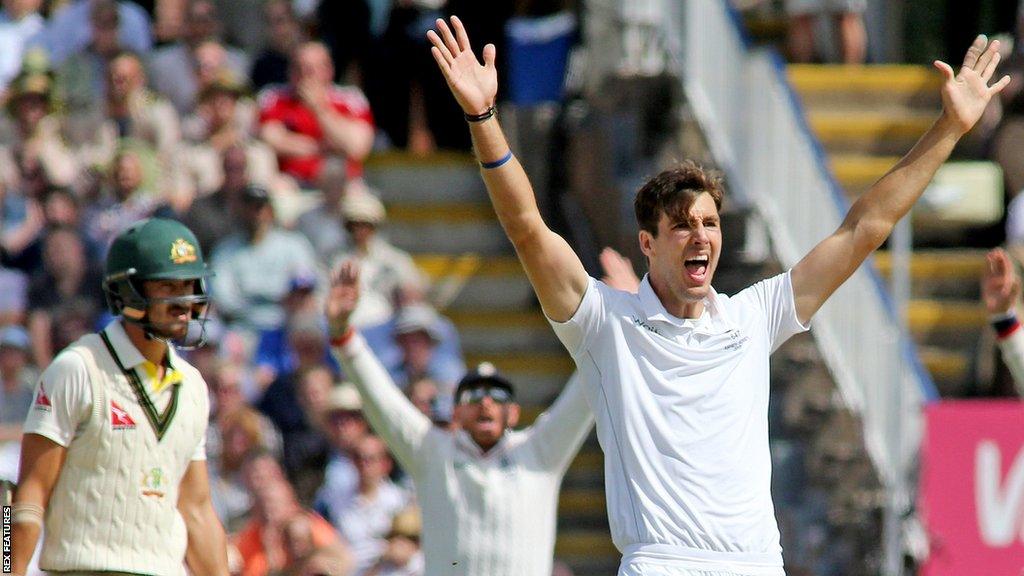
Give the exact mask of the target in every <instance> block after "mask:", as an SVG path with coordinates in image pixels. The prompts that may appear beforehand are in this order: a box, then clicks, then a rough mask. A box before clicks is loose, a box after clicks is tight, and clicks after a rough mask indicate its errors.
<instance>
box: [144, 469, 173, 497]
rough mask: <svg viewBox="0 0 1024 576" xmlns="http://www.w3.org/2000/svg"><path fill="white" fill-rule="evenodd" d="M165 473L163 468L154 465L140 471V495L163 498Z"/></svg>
mask: <svg viewBox="0 0 1024 576" xmlns="http://www.w3.org/2000/svg"><path fill="white" fill-rule="evenodd" d="M166 488H167V475H166V474H164V469H163V468H160V467H159V466H154V467H153V468H150V469H148V470H143V471H142V482H141V489H142V495H143V496H146V497H149V498H163V497H164V495H165V494H166Z"/></svg>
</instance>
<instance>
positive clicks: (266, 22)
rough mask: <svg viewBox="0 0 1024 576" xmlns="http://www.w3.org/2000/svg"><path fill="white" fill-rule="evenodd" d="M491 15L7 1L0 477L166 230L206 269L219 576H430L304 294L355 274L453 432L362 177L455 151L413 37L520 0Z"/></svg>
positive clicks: (406, 503)
mask: <svg viewBox="0 0 1024 576" xmlns="http://www.w3.org/2000/svg"><path fill="white" fill-rule="evenodd" d="M487 4H488V7H487V8H486V9H482V7H480V6H476V5H475V3H473V2H458V1H456V0H452V1H450V2H447V3H445V2H443V1H437V0H414V1H410V2H406V1H401V2H394V3H392V2H308V1H305V2H300V1H296V2H292V1H288V0H267V1H262V0H260V1H241V2H217V1H214V0H166V1H165V0H156V1H155V2H129V1H118V0H69V1H52V2H51V1H46V2H44V1H43V0H4V1H3V3H2V9H0V103H2V106H3V107H4V114H3V115H2V116H3V118H2V119H0V211H2V214H3V217H2V225H0V301H2V302H0V327H2V329H0V373H2V384H0V479H9V480H12V481H14V480H16V479H17V467H18V453H19V441H20V438H21V425H22V423H23V422H24V419H25V414H26V413H27V412H28V410H29V408H30V406H31V403H32V402H33V387H34V384H35V381H36V380H37V378H38V375H39V370H40V369H42V368H44V367H46V366H47V365H48V364H49V363H50V362H51V360H52V359H53V358H54V357H55V355H56V354H57V353H58V352H59V351H60V350H62V349H63V348H64V347H65V346H67V345H68V344H70V343H71V342H74V341H75V340H76V339H77V338H79V337H80V336H82V335H84V334H87V333H90V332H93V331H95V330H97V329H99V328H101V327H102V326H104V325H106V324H107V323H108V322H109V321H110V314H109V312H108V311H107V307H106V303H105V301H104V295H103V291H102V289H101V286H102V276H103V262H104V259H105V254H106V250H107V249H108V247H109V244H110V242H111V240H112V239H113V238H114V237H115V236H117V235H118V234H119V233H120V232H121V231H123V230H124V229H125V228H126V227H127V226H128V225H129V224H131V223H133V222H135V221H137V220H139V219H142V218H147V217H154V216H157V217H166V218H173V219H177V220H180V221H182V222H183V223H185V224H186V225H188V226H189V227H190V228H191V229H192V230H193V231H194V232H195V234H196V236H197V238H198V240H199V242H200V244H201V248H202V250H203V252H204V254H205V255H206V258H207V260H208V262H210V266H211V267H212V269H213V272H214V274H215V276H214V277H213V279H212V281H211V286H210V289H211V293H212V294H214V296H213V298H214V306H213V307H212V310H213V312H212V318H211V319H210V321H209V322H208V323H207V344H206V346H204V347H201V348H198V349H196V350H193V351H190V352H188V353H187V354H188V358H189V360H190V361H191V362H192V363H193V364H194V365H195V366H196V367H197V368H198V369H199V370H200V372H201V373H202V375H203V376H204V378H205V379H206V381H207V383H208V385H209V387H210V392H211V398H212V400H213V402H212V404H211V422H210V428H209V437H208V439H207V454H208V456H207V458H208V463H209V469H210V473H211V478H210V484H211V487H212V496H213V501H214V506H215V509H216V511H217V513H218V515H219V517H220V519H221V521H222V522H223V524H224V526H225V528H226V530H227V532H228V533H229V535H230V542H231V554H230V559H231V564H232V567H233V571H234V572H235V573H238V574H243V575H245V576H256V575H264V574H283V573H288V574H322V573H330V574H339V573H349V574H365V575H378V576H384V575H409V576H411V575H415V574H422V571H423V557H422V553H421V552H420V549H419V539H420V534H421V529H422V522H421V519H420V516H419V512H418V505H417V500H416V495H415V494H414V493H413V489H412V484H411V481H410V480H409V479H408V477H407V475H406V474H404V473H403V472H402V471H401V470H399V469H398V468H397V467H396V466H395V465H394V463H393V461H392V459H391V456H390V454H389V453H388V449H387V446H386V445H385V444H384V443H383V441H382V440H380V439H379V438H377V437H376V436H375V435H374V434H373V433H372V431H371V430H370V428H369V427H368V425H367V423H366V421H365V420H364V418H363V415H362V412H361V401H360V396H359V394H358V393H357V392H356V390H355V389H354V388H353V387H351V386H347V385H342V386H340V387H339V386H336V383H338V382H340V381H342V380H343V374H342V373H341V368H340V366H339V365H338V363H337V362H336V361H335V359H334V358H333V357H332V356H331V355H330V353H329V350H328V348H329V347H328V339H327V324H326V321H325V319H324V318H323V315H322V298H323V295H324V292H325V290H326V288H327V285H326V282H327V277H328V271H329V270H330V269H331V268H332V267H333V266H335V265H337V264H338V263H339V262H340V261H343V260H348V259H355V260H358V261H359V263H360V266H361V270H362V276H361V286H362V293H363V296H362V298H361V300H360V303H359V307H358V309H357V310H356V311H355V312H354V314H353V315H352V318H351V323H352V325H353V326H355V327H358V328H359V329H360V332H361V333H362V334H363V335H364V336H365V338H366V340H367V342H368V343H369V344H370V346H371V348H372V350H373V352H374V354H375V355H376V356H377V357H378V358H380V360H381V362H382V363H383V365H384V366H385V367H386V368H387V370H388V371H389V373H390V375H391V377H392V378H393V379H394V381H395V382H396V383H398V384H399V385H400V386H401V387H402V388H403V390H404V391H405V393H406V394H407V396H408V397H409V398H410V399H411V400H412V402H413V404H415V406H417V407H418V408H419V409H420V410H421V411H422V412H424V413H425V414H426V415H427V416H428V417H429V418H430V420H431V421H433V422H435V423H436V424H437V425H438V426H448V423H449V421H450V419H451V413H452V397H453V394H454V391H455V384H456V383H457V382H458V380H459V378H461V377H462V375H463V374H464V373H465V371H466V366H465V364H464V361H463V357H462V353H461V349H460V344H459V341H458V337H457V335H456V332H455V329H454V326H453V325H452V324H451V322H450V321H448V320H447V319H445V318H444V317H442V316H441V315H440V314H438V312H437V311H436V310H435V309H434V308H432V307H431V305H430V303H429V302H428V300H427V298H426V295H427V294H428V292H429V288H430V287H429V282H428V280H427V278H425V276H424V274H423V273H422V272H421V271H419V269H418V268H417V267H416V266H415V264H414V263H413V261H412V259H411V257H410V256H409V255H408V254H406V253H404V252H403V251H401V250H399V249H398V248H396V247H394V246H393V245H391V244H390V243H389V242H388V241H387V239H386V238H385V237H383V236H381V235H379V234H378V231H379V229H380V228H381V226H382V225H383V224H384V223H385V222H386V219H387V214H386V211H385V208H384V205H383V204H382V202H381V201H380V199H379V198H378V197H377V195H376V194H375V191H373V190H371V189H370V188H369V187H368V185H367V184H366V183H365V181H364V180H363V177H362V176H363V161H364V160H365V159H366V157H367V156H368V155H369V154H370V152H371V151H372V150H375V149H376V150H381V149H389V148H408V149H410V150H411V151H412V152H414V153H417V154H426V153H430V152H432V151H434V150H436V149H437V148H439V147H441V148H456V149H466V148H467V146H468V135H467V134H466V132H465V128H464V125H463V123H462V122H461V115H460V114H459V113H458V110H457V108H455V105H454V104H453V103H452V102H450V98H431V95H432V94H434V93H435V91H437V90H444V89H445V88H444V84H443V79H441V78H440V77H439V76H438V75H437V74H436V71H435V70H434V69H433V62H432V61H431V60H430V55H429V50H428V48H427V46H428V44H427V41H426V38H425V36H424V33H425V31H426V29H427V27H429V25H430V24H431V23H432V22H433V20H434V18H435V17H436V16H438V15H440V14H442V13H444V12H448V11H459V13H460V14H463V15H464V18H466V19H467V20H473V21H474V22H475V23H476V27H477V28H478V29H480V30H481V31H482V32H481V36H482V37H483V38H484V39H488V41H497V42H499V44H500V39H501V36H502V30H503V26H504V23H505V21H506V20H507V19H508V18H509V17H510V16H511V15H512V14H513V3H512V2H501V3H487ZM491 4H494V5H491ZM498 4H500V6H498ZM560 4H561V3H560V2H533V3H529V2H522V3H519V9H520V10H521V11H523V10H525V11H527V12H528V11H530V10H541V11H544V10H550V11H554V10H555V9H557V8H558V6H556V5H560ZM549 5H550V6H549ZM545 6H546V7H547V8H545ZM339 567H347V572H339ZM558 569H559V570H563V571H564V570H565V567H564V566H560V567H559V568H558ZM563 573H564V572H563Z"/></svg>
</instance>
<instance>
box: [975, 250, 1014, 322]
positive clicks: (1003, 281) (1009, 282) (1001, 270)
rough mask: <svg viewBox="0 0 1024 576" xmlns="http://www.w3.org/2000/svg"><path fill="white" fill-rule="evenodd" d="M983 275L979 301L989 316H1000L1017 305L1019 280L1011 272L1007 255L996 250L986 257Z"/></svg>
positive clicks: (1010, 264) (1011, 264)
mask: <svg viewBox="0 0 1024 576" xmlns="http://www.w3.org/2000/svg"><path fill="white" fill-rule="evenodd" d="M985 259H986V264H987V265H986V266H985V273H984V275H983V276H982V277H981V299H982V300H983V301H984V302H985V308H986V309H987V310H988V313H989V314H1002V313H1004V312H1007V311H1009V310H1012V309H1013V307H1014V306H1015V305H1016V304H1017V300H1018V299H1019V298H1020V292H1021V285H1020V278H1018V277H1017V274H1016V273H1015V272H1014V270H1013V263H1012V262H1010V257H1009V255H1007V254H1006V251H1005V250H1003V249H1002V248H996V249H995V250H992V251H991V252H989V253H988V254H987V255H986V256H985Z"/></svg>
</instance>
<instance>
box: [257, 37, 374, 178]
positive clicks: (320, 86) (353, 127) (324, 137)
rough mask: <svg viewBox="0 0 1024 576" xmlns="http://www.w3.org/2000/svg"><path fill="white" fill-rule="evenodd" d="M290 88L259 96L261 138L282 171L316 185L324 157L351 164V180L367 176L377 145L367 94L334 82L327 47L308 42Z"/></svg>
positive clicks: (298, 55) (295, 59)
mask: <svg viewBox="0 0 1024 576" xmlns="http://www.w3.org/2000/svg"><path fill="white" fill-rule="evenodd" d="M289 75H290V78H291V81H290V83H289V85H288V86H285V87H281V88H268V89H267V90H266V91H265V92H264V93H263V95H262V96H261V98H260V137H261V138H263V140H264V141H266V142H267V143H268V144H269V145H270V147H271V148H273V149H274V151H275V152H276V153H277V158H278V163H279V165H280V167H281V171H282V172H284V173H287V174H291V175H292V176H294V177H295V178H296V179H298V180H299V182H300V183H302V184H310V183H312V182H315V181H316V179H317V177H318V176H319V175H320V168H321V165H322V164H323V159H324V156H325V155H328V154H338V155H342V156H344V157H345V158H346V159H347V161H348V173H349V174H348V175H349V177H350V178H354V177H358V176H360V175H361V174H362V162H363V159H365V158H366V156H367V154H369V153H370V149H371V148H372V147H373V117H372V115H371V113H370V104H369V102H368V101H367V100H366V97H365V96H364V95H363V92H362V91H361V90H360V89H359V88H356V87H354V86H338V85H336V84H334V64H333V63H332V61H331V56H330V53H329V52H328V51H327V48H326V47H324V45H323V44H320V43H319V42H307V43H304V44H302V45H301V46H299V48H298V49H296V50H295V52H294V54H293V55H292V62H291V69H290V71H289Z"/></svg>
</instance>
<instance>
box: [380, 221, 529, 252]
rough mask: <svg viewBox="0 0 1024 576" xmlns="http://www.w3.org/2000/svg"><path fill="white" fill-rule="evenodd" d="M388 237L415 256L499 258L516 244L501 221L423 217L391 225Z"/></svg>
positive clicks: (510, 250)
mask: <svg viewBox="0 0 1024 576" xmlns="http://www.w3.org/2000/svg"><path fill="white" fill-rule="evenodd" d="M387 236H388V238H390V239H391V242H392V243H393V244H394V245H395V246H397V247H399V248H401V249H402V250H405V251H407V252H409V253H410V254H414V255H415V254H431V253H438V252H442V253H450V254H461V253H463V252H474V253H477V254H481V255H486V256H496V255H505V254H509V253H511V252H512V244H511V243H510V242H509V241H508V239H507V238H506V237H505V232H504V231H503V230H502V229H501V226H500V225H499V224H498V221H497V220H463V221H450V220H445V219H437V220H429V219H427V218H422V219H416V220H413V221H405V222H393V223H391V224H389V226H388V230H387Z"/></svg>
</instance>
